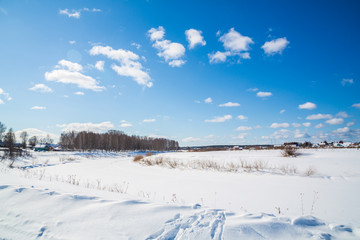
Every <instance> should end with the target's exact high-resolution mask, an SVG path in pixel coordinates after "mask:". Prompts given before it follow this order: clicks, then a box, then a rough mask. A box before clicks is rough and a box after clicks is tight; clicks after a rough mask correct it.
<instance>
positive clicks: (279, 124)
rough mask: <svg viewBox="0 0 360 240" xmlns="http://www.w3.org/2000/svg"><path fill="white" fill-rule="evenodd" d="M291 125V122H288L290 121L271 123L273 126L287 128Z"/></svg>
mask: <svg viewBox="0 0 360 240" xmlns="http://www.w3.org/2000/svg"><path fill="white" fill-rule="evenodd" d="M289 126H290V124H288V123H273V124H271V126H270V127H271V128H287V127H289Z"/></svg>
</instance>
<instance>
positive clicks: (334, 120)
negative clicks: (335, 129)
mask: <svg viewBox="0 0 360 240" xmlns="http://www.w3.org/2000/svg"><path fill="white" fill-rule="evenodd" d="M326 123H327V124H331V125H337V124H343V123H344V119H342V118H332V119H329V120H327V121H326Z"/></svg>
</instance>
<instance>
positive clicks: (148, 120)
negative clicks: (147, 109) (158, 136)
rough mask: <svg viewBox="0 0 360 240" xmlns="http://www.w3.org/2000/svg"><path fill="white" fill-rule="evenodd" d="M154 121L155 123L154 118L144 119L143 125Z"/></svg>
mask: <svg viewBox="0 0 360 240" xmlns="http://www.w3.org/2000/svg"><path fill="white" fill-rule="evenodd" d="M155 121H156V119H155V118H152V119H144V120H143V122H144V123H149V122H155Z"/></svg>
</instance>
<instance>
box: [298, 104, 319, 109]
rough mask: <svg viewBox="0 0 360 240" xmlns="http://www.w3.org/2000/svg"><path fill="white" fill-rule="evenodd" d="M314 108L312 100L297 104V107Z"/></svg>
mask: <svg viewBox="0 0 360 240" xmlns="http://www.w3.org/2000/svg"><path fill="white" fill-rule="evenodd" d="M315 108H316V104H315V103H312V102H306V103H304V104H300V105H299V109H308V110H313V109H315Z"/></svg>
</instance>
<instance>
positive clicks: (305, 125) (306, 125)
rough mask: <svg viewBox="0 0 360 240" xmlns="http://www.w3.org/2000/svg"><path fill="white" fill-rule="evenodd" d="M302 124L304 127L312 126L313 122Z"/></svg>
mask: <svg viewBox="0 0 360 240" xmlns="http://www.w3.org/2000/svg"><path fill="white" fill-rule="evenodd" d="M302 125H303V126H304V127H310V126H311V123H309V122H304V123H303V124H302Z"/></svg>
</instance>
